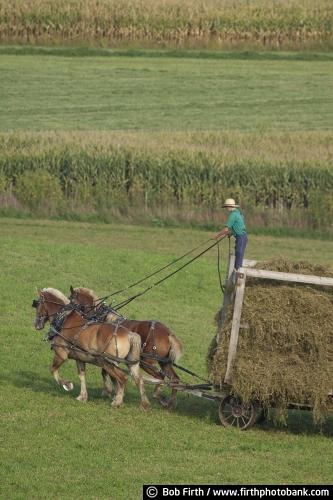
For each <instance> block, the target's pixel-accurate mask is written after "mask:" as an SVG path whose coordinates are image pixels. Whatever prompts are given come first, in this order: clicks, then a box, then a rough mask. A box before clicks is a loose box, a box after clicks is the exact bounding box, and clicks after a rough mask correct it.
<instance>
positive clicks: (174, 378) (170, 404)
mask: <svg viewBox="0 0 333 500" xmlns="http://www.w3.org/2000/svg"><path fill="white" fill-rule="evenodd" d="M161 368H162V369H163V370H164V373H165V375H166V376H167V377H168V378H169V379H170V380H171V382H178V381H179V377H178V375H177V373H176V372H175V370H174V369H173V367H172V364H170V363H167V364H164V365H161ZM176 404H177V389H175V388H174V387H172V389H171V396H170V398H169V400H168V401H167V404H166V406H167V408H169V409H170V410H173V409H174V408H176Z"/></svg>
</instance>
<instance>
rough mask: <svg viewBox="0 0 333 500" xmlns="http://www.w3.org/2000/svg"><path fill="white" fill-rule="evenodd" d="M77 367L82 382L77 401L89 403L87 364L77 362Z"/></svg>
mask: <svg viewBox="0 0 333 500" xmlns="http://www.w3.org/2000/svg"><path fill="white" fill-rule="evenodd" d="M76 366H77V371H78V374H79V379H80V382H81V391H80V394H79V396H78V397H77V398H76V399H77V400H78V401H82V402H86V401H88V392H87V384H86V364H85V363H84V362H83V361H76Z"/></svg>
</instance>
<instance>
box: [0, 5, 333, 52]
mask: <svg viewBox="0 0 333 500" xmlns="http://www.w3.org/2000/svg"><path fill="white" fill-rule="evenodd" d="M0 42H1V43H20V44H22V43H30V44H47V45H51V44H58V45H64V44H70V45H73V44H88V45H92V46H105V47H110V46H111V47H112V46H121V45H125V46H128V45H131V44H134V45H135V44H136V43H138V44H140V45H141V46H142V45H145V46H153V47H156V46H170V45H172V46H188V47H197V46H198V47H207V46H208V47H229V48H230V47H235V48H237V47H240V46H243V47H258V48H262V47H268V48H272V47H273V48H285V49H288V48H289V49H291V48H294V49H298V48H318V47H328V46H331V45H332V42H333V3H332V1H331V0H318V1H316V2H313V0H267V1H262V0H253V1H248V0H122V1H121V2H119V1H118V0H57V1H54V0H0Z"/></svg>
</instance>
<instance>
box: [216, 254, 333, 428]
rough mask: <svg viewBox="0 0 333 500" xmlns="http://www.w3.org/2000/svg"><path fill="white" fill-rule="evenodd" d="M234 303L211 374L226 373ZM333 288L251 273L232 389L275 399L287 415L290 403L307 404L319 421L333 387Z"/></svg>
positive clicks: (317, 269) (279, 264) (274, 266)
mask: <svg viewBox="0 0 333 500" xmlns="http://www.w3.org/2000/svg"><path fill="white" fill-rule="evenodd" d="M256 267H258V268H260V269H270V270H274V271H282V272H292V273H300V274H313V275H316V276H327V277H333V273H332V272H329V271H327V269H325V268H322V267H321V266H313V265H311V264H308V263H306V262H298V263H291V262H288V261H283V260H274V261H270V262H267V263H260V264H258V265H257V266H256ZM232 309H233V308H232V306H230V307H229V310H228V313H227V317H226V320H225V322H224V324H223V325H221V314H220V312H221V311H219V312H218V313H217V315H216V320H217V328H218V332H219V333H220V337H219V341H218V343H217V340H216V337H215V338H214V339H213V341H212V343H211V346H210V349H209V353H208V366H209V372H210V377H211V380H212V381H213V383H214V384H215V385H217V386H218V385H221V384H222V382H223V379H224V375H225V371H226V366H227V355H228V347H229V339H230V331H231V321H232V313H233V310H232ZM332 368H333V288H331V287H318V286H312V285H311V286H309V285H300V284H289V283H286V282H277V281H267V280H263V279H260V280H259V279H252V278H247V280H246V288H245V297H244V303H243V309H242V316H241V325H240V331H239V340H238V347H237V357H236V361H235V366H234V372H233V384H232V391H233V392H234V393H235V394H238V395H239V396H241V397H242V399H243V400H244V401H250V400H252V399H258V400H259V401H260V402H261V404H262V406H263V407H264V408H269V407H271V405H272V404H273V405H274V407H275V408H277V410H278V411H277V412H275V418H277V419H278V420H280V421H284V420H285V416H286V410H287V406H288V403H300V404H308V405H310V406H311V407H312V411H313V417H314V421H315V422H316V423H318V422H321V421H323V420H324V419H325V417H326V416H327V413H328V409H329V407H330V404H331V403H330V398H329V397H328V394H329V393H330V392H331V391H332V389H333V380H332Z"/></svg>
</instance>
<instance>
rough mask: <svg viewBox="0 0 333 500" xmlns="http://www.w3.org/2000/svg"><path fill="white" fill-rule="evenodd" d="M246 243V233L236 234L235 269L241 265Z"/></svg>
mask: <svg viewBox="0 0 333 500" xmlns="http://www.w3.org/2000/svg"><path fill="white" fill-rule="evenodd" d="M246 244H247V234H242V235H240V236H236V244H235V257H236V259H235V269H239V268H240V267H242V265H243V258H244V253H245V248H246Z"/></svg>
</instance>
